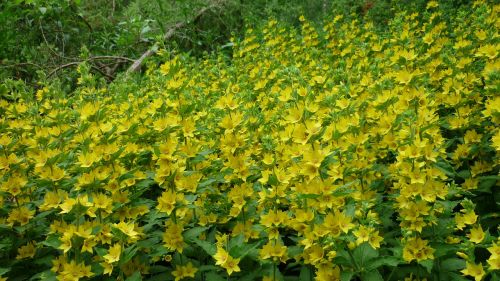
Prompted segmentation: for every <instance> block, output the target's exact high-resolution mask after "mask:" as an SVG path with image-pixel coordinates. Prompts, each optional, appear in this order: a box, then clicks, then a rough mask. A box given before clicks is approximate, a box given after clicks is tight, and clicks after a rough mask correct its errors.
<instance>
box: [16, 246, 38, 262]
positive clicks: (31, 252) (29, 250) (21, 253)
mask: <svg viewBox="0 0 500 281" xmlns="http://www.w3.org/2000/svg"><path fill="white" fill-rule="evenodd" d="M35 253H36V248H35V243H34V241H32V242H29V243H28V244H27V245H24V246H21V247H20V248H19V250H18V251H17V256H16V260H20V259H25V258H32V257H34V256H35Z"/></svg>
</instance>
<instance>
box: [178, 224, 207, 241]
mask: <svg viewBox="0 0 500 281" xmlns="http://www.w3.org/2000/svg"><path fill="white" fill-rule="evenodd" d="M207 229H208V227H206V226H197V227H193V228H191V229H189V230H186V231H185V232H184V233H183V236H184V239H185V240H186V241H191V240H193V239H195V238H198V236H200V234H201V233H203V232H205V231H206V230H207Z"/></svg>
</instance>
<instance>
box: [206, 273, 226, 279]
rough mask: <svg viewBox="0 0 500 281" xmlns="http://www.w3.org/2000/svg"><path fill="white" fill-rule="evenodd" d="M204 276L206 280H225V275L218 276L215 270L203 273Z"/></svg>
mask: <svg viewBox="0 0 500 281" xmlns="http://www.w3.org/2000/svg"><path fill="white" fill-rule="evenodd" d="M205 277H206V278H205V279H206V280H210V281H226V278H225V277H222V276H220V275H219V274H217V273H216V272H209V273H207V275H205Z"/></svg>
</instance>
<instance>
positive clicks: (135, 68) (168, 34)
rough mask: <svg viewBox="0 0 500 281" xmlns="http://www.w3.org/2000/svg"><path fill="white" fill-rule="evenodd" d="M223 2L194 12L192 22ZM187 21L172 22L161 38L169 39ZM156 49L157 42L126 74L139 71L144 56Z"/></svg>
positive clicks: (219, 0)
mask: <svg viewBox="0 0 500 281" xmlns="http://www.w3.org/2000/svg"><path fill="white" fill-rule="evenodd" d="M224 2H226V0H216V1H214V2H212V4H211V5H208V6H207V7H204V8H202V9H200V10H199V11H198V12H197V13H196V15H195V16H194V18H193V19H192V22H195V21H197V20H198V19H199V18H201V17H202V16H203V15H204V14H205V13H206V12H208V11H210V10H213V9H216V8H220V7H221V6H222V5H223V4H224ZM189 23H190V21H182V22H178V23H176V24H174V25H173V26H171V27H170V28H169V29H168V30H167V32H166V33H165V35H164V36H163V40H164V41H167V40H169V39H171V38H172V37H173V36H174V35H175V32H176V31H177V30H178V29H181V28H183V27H185V26H186V25H188V24H189ZM157 50H158V44H154V45H153V47H151V48H150V49H149V50H147V51H146V52H145V53H143V54H142V55H141V56H140V57H139V58H138V59H137V60H136V61H134V63H133V64H132V65H131V66H130V67H129V68H128V69H127V74H129V73H132V72H137V71H139V69H141V66H142V63H143V62H144V60H145V59H146V58H148V57H150V56H152V55H153V54H155V53H156V51H157Z"/></svg>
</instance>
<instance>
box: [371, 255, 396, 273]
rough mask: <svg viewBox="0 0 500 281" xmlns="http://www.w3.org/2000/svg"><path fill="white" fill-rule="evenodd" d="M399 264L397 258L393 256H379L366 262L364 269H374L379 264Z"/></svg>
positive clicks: (379, 265)
mask: <svg viewBox="0 0 500 281" xmlns="http://www.w3.org/2000/svg"><path fill="white" fill-rule="evenodd" d="M398 264H399V259H398V258H397V257H393V256H387V257H380V258H377V259H373V260H372V261H370V262H368V263H367V264H366V270H368V271H371V270H375V269H377V268H379V267H381V266H384V265H387V266H397V265H398Z"/></svg>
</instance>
